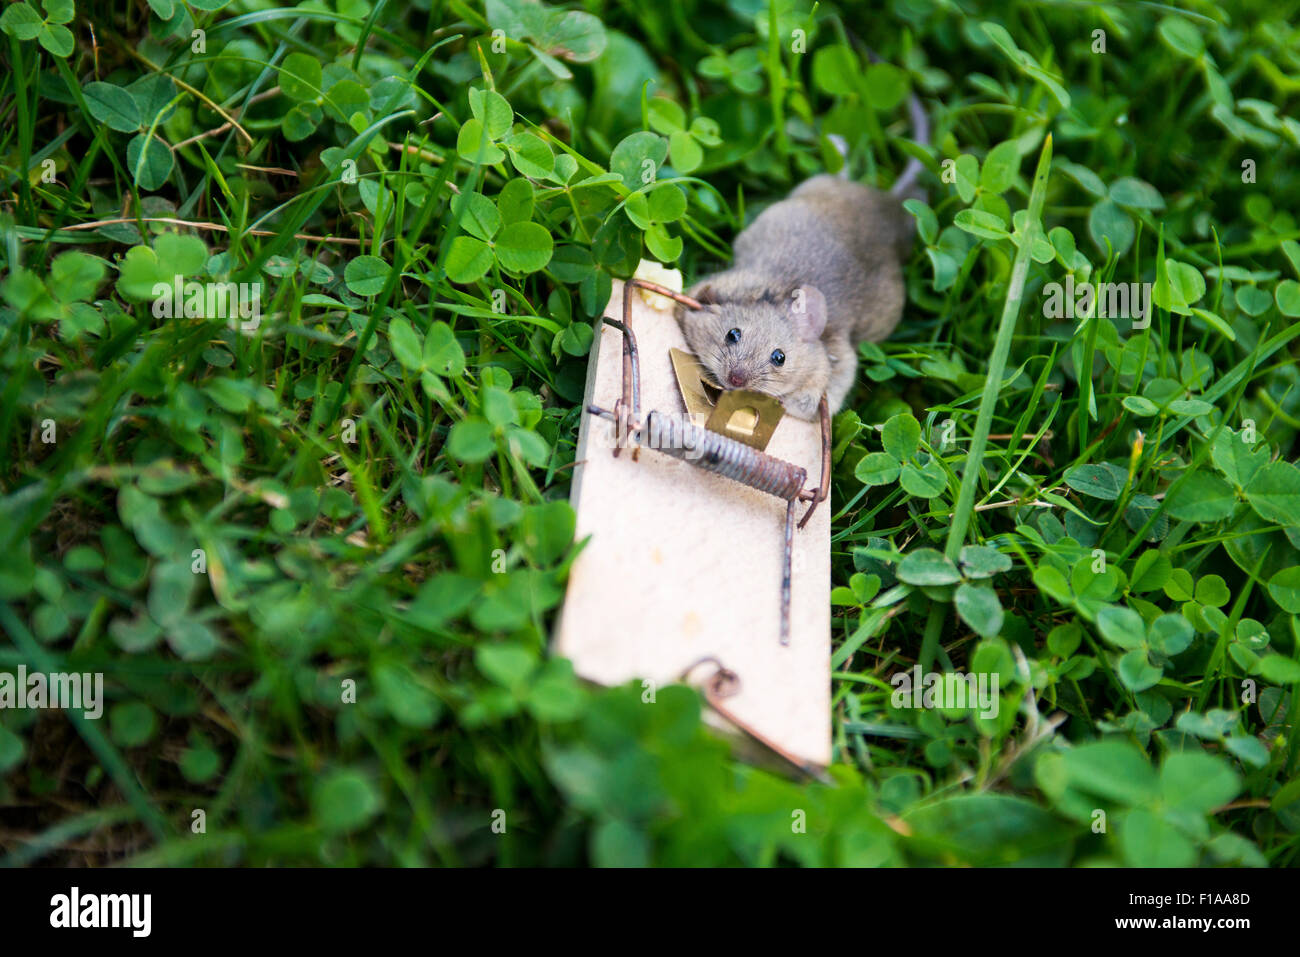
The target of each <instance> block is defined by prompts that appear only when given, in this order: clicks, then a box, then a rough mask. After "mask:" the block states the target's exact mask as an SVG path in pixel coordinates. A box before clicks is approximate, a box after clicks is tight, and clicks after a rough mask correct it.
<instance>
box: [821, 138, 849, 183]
mask: <svg viewBox="0 0 1300 957" xmlns="http://www.w3.org/2000/svg"><path fill="white" fill-rule="evenodd" d="M826 139H828V140H829V141H830V144H831V146H833V147H835V152H837V153H839V154H840V159H841V160H843V163H841V164H840V171H839V172H838V173H836V174H835V175H836V176H838V177H839V178H840V179H844V180H846V179H848V178H849V141H848V140H846V139H845V138H844V137H842V136H840V134H838V133H827V134H826Z"/></svg>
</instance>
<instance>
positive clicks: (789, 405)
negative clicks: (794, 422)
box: [784, 392, 822, 420]
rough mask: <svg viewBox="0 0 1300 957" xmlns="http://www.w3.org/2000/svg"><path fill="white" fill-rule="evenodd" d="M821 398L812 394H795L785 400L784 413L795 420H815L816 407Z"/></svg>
mask: <svg viewBox="0 0 1300 957" xmlns="http://www.w3.org/2000/svg"><path fill="white" fill-rule="evenodd" d="M821 400H822V397H821V396H820V395H816V394H814V393H812V392H796V393H794V394H793V395H789V396H786V398H785V403H784V404H785V411H786V413H787V414H789V415H793V416H794V417H795V418H799V419H808V420H812V419H815V418H817V406H818V405H819V404H820V403H821Z"/></svg>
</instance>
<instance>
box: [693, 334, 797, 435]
mask: <svg viewBox="0 0 1300 957" xmlns="http://www.w3.org/2000/svg"><path fill="white" fill-rule="evenodd" d="M668 355H669V357H670V358H671V359H672V362H673V374H674V375H675V376H676V377H677V389H678V391H679V392H680V393H681V395H682V401H683V402H684V403H685V404H686V411H687V412H689V413H690V414H691V417H692V418H693V419H696V420H697V421H698V420H699V419H700V418H703V419H705V420H706V421H705V423H704V427H705V428H706V429H708V430H709V431H710V432H716V433H718V434H719V435H725V436H727V437H728V438H732V439H735V440H736V441H737V442H743V443H744V444H745V445H748V446H750V447H751V448H755V449H758V450H759V451H760V452H761V451H763V450H765V449H766V448H767V443H768V442H770V441H771V440H772V433H773V432H775V431H776V427H777V424H778V423H779V422H780V421H781V418H782V417H783V416H784V415H785V407H784V406H783V405H781V400H780V399H778V398H777V397H776V396H773V395H766V394H764V393H762V392H754V391H752V390H750V389H722V388H719V387H718V386H716V385H714V384H713V383H712V382H710V381H709V380H708V379H707V378H705V373H704V367H703V366H702V365H700V362H699V360H698V359H696V358H695V356H693V355H691V354H690V353H689V352H684V351H682V350H681V349H669V350H668Z"/></svg>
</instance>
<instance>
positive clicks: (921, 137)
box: [889, 93, 930, 200]
mask: <svg viewBox="0 0 1300 957" xmlns="http://www.w3.org/2000/svg"><path fill="white" fill-rule="evenodd" d="M907 112H908V115H909V116H910V118H911V121H912V138H913V139H914V140H916V142H918V143H923V144H927V145H928V144H929V142H930V117H929V116H927V115H926V112H925V107H923V106H922V105H921V99H920V97H918V96H917V95H916V94H915V93H913V94H911V96H910V97H909V98H908V101H907ZM924 169H925V166H924V165H923V164H922V163H921V161H920V160H919V159H917V158H916V157H915V156H911V157H908V160H907V165H906V166H904V167H903V172H902V173H900V174H899V176H898V179H896V180H895V181H894V185H893V186H891V187H890V188H889V192H890V193H891V194H892V195H894V196H897V197H898V198H899V199H908V198H916V199H921V200H924V199H925V191H924V190H923V189H921V188H920V187H919V186H917V185H916V181H917V178H918V177H920V175H921V172H922V171H923V170H924Z"/></svg>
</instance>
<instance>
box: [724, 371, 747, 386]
mask: <svg viewBox="0 0 1300 957" xmlns="http://www.w3.org/2000/svg"><path fill="white" fill-rule="evenodd" d="M727 384H728V385H730V386H731V387H732V388H733V389H739V388H740V387H741V386H742V385H744V384H745V376H744V373H741V372H729V373H727Z"/></svg>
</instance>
